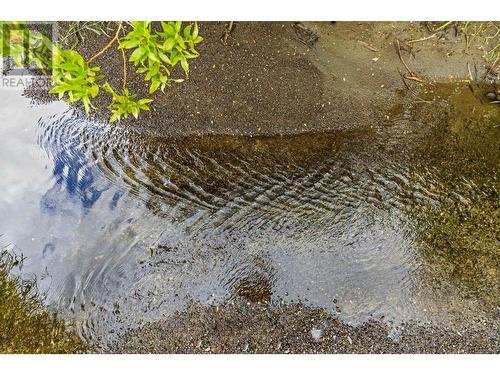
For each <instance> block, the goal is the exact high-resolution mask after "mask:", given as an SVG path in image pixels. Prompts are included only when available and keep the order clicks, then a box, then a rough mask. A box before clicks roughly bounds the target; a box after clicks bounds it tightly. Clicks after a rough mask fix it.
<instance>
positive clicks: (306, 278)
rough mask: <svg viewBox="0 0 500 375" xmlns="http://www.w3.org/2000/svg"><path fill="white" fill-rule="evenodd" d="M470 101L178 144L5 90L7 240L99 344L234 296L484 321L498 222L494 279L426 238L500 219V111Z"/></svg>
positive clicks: (353, 316) (359, 318) (356, 312)
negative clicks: (470, 218)
mask: <svg viewBox="0 0 500 375" xmlns="http://www.w3.org/2000/svg"><path fill="white" fill-rule="evenodd" d="M432 95H433V96H436V95H437V94H435V93H433V94H432ZM464 95H466V94H464V93H463V92H462V91H460V90H459V91H457V96H456V99H454V100H456V101H457V103H459V104H460V107H459V108H461V109H462V110H463V112H462V113H461V114H460V113H457V114H456V116H455V117H451V120H450V117H449V116H448V115H446V116H445V115H443V116H438V115H436V116H434V117H432V116H429V115H426V113H427V114H428V113H429V111H430V109H431V108H432V107H429V106H428V107H425V105H426V104H422V105H421V106H422V107H419V108H417V109H415V108H414V107H412V108H413V109H412V110H411V111H408V110H401V109H397V108H396V109H395V111H394V113H391V120H390V121H388V122H387V124H384V125H382V126H376V125H375V124H373V125H364V126H361V125H360V128H359V129H358V130H352V131H342V132H331V133H325V134H304V135H297V136H287V137H262V136H260V137H229V136H202V137H194V136H191V137H187V138H184V139H162V138H160V137H155V136H149V135H145V134H140V133H138V132H135V131H132V130H130V129H125V128H122V127H120V126H110V125H107V124H100V123H94V122H91V121H89V120H86V119H83V118H81V117H78V116H76V115H74V113H73V112H72V111H71V110H69V109H68V108H67V107H66V106H65V105H64V104H62V103H52V104H50V105H45V106H32V105H30V103H29V101H28V100H27V99H25V98H23V97H22V96H20V95H18V94H17V93H13V92H0V102H2V106H1V108H0V122H1V124H2V126H1V127H0V139H1V147H0V212H1V215H0V234H3V236H2V237H0V245H10V249H11V250H12V251H16V252H22V253H23V254H24V256H26V260H25V261H24V263H23V267H22V271H21V272H22V273H23V275H25V276H26V277H29V276H31V275H34V276H36V278H37V284H38V288H39V289H40V290H41V291H42V292H43V293H45V295H46V298H45V301H46V303H47V304H48V305H49V306H51V307H52V308H54V309H55V310H57V311H59V312H60V313H61V314H62V315H63V316H64V317H66V318H68V319H71V320H74V321H75V322H76V323H77V326H78V328H79V332H80V333H81V334H82V335H83V336H84V337H87V338H89V339H93V338H98V337H103V336H106V338H107V339H109V338H112V337H113V333H119V332H121V331H122V330H123V329H125V328H129V327H133V326H136V325H137V324H140V323H141V322H145V321H151V320H155V319H157V318H159V317H160V316H161V315H162V314H171V313H173V312H174V311H177V310H180V309H182V308H183V307H184V306H185V305H186V303H188V301H189V300H191V299H192V300H196V301H201V302H203V303H217V302H223V301H226V300H228V299H230V298H232V297H234V296H236V295H239V296H243V297H245V298H248V299H249V300H251V301H266V300H271V301H273V302H279V301H285V302H292V301H293V302H299V301H300V302H303V303H305V304H308V305H311V306H315V307H321V308H324V309H326V310H327V311H330V312H333V313H336V314H338V316H339V317H340V318H341V319H342V320H343V321H345V322H347V323H350V324H354V325H356V324H360V323H363V322H365V321H367V320H369V319H371V318H379V319H383V320H385V321H388V322H394V323H401V322H405V321H408V320H411V319H416V320H418V321H422V322H424V321H429V320H431V321H437V322H446V324H452V323H456V322H459V323H460V322H463V321H467V319H469V318H470V317H471V316H474V317H477V316H483V315H484V316H486V315H488V314H490V313H491V311H494V309H495V308H496V306H498V302H499V301H498V296H495V292H496V291H497V290H498V284H499V283H498V257H499V249H498V241H497V239H496V238H495V228H498V225H497V223H496V222H495V221H494V222H493V227H492V226H489V227H486V228H482V229H480V230H482V231H483V232H480V231H479V232H477V233H473V235H474V236H475V237H474V238H476V239H477V238H484V235H485V234H486V235H489V236H490V237H493V240H485V241H490V242H485V243H484V244H483V245H484V246H483V247H484V249H486V250H484V249H483V251H482V252H481V254H479V253H478V254H477V257H479V256H481V257H482V258H481V259H482V263H481V264H482V266H484V267H483V268H484V269H485V270H487V271H488V272H489V273H488V275H490V276H491V277H490V278H486V279H482V278H481V277H480V276H481V275H480V274H475V276H474V275H473V277H472V278H473V279H474V280H473V282H462V281H460V280H462V279H460V278H458V279H457V278H456V277H454V275H455V276H456V273H457V271H456V267H457V265H458V264H461V263H463V262H464V261H467V262H468V261H471V262H474V261H476V260H477V259H475V257H476V255H475V253H474V251H475V250H474V246H476V245H475V243H474V241H472V242H471V243H472V245H470V248H467V249H466V250H467V252H464V254H465V255H464V254H460V255H459V256H458V258H457V256H456V254H455V255H453V256H450V255H449V254H447V253H446V252H444V253H443V252H442V251H441V252H440V246H441V245H442V243H440V242H438V243H437V244H436V241H429V240H428V238H429V237H432V238H434V237H435V236H434V234H433V228H434V224H433V223H434V220H435V217H436V216H437V217H443V215H444V217H447V216H446V215H449V216H450V217H451V218H452V219H455V218H456V215H458V213H457V214H455V212H461V213H464V212H465V213H468V212H471V210H475V209H480V210H484V209H486V210H491V211H487V212H486V214H485V215H483V216H481V217H482V218H484V217H487V218H492V219H493V220H496V219H497V216H495V215H496V214H498V181H497V172H498V170H497V165H498V156H499V155H498V146H499V142H498V141H499V137H498V130H499V129H498V123H499V121H498V120H499V117H498V109H497V108H496V107H494V106H488V105H486V104H480V103H479V102H477V103H476V102H475V101H474V98H469V99H467V100H466V101H465V102H464V101H463V96H464ZM450 106H451V107H446V108H452V109H453V108H454V107H453V105H451V104H450ZM467 106H468V107H467ZM472 108H474V111H470V110H471V109H472ZM475 111H477V113H476V115H474V119H475V120H473V119H472V115H470V116H469V114H470V113H474V112H475ZM443 113H447V112H446V111H443ZM447 116H448V117H447ZM464 116H465V117H464ZM429 118H432V119H433V120H432V121H433V122H426V121H430V120H426V119H429ZM443 119H445V120H446V121H445V120H443ZM450 210H451V211H450ZM447 222H448V221H447ZM450 222H453V223H454V224H453V225H454V226H455V227H456V226H457V225H460V224H456V223H455V222H454V221H453V220H451V219H450ZM429 224H430V229H429ZM455 227H451V228H449V231H450V233H453V232H454V231H455V229H456V228H455ZM473 227H474V226H473ZM479 227H480V226H478V228H479ZM474 228H475V227H474ZM492 228H493V229H492ZM457 233H458V232H457ZM433 236H434V237H433ZM453 240H456V239H451V240H450V239H449V238H448V239H446V241H453ZM460 241H461V239H459V242H460ZM464 241H465V240H464ZM480 241H482V240H480ZM469 242H470V241H469ZM443 246H445V247H446V246H447V245H446V244H444V245H443ZM467 246H469V245H467ZM436 254H437V255H436ZM450 267H451V268H450ZM458 272H460V271H458ZM462 272H466V273H467V272H468V271H462ZM467 275H468V274H467ZM459 276H460V275H459ZM468 276H470V275H468ZM470 278H471V277H469V279H470ZM469 279H468V280H469ZM457 280H458V281H457Z"/></svg>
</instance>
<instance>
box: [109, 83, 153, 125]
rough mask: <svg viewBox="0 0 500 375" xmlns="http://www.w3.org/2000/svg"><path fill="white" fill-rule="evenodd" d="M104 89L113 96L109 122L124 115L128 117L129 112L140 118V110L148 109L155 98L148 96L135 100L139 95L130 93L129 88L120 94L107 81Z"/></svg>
mask: <svg viewBox="0 0 500 375" xmlns="http://www.w3.org/2000/svg"><path fill="white" fill-rule="evenodd" d="M103 89H104V90H106V91H107V92H108V93H110V94H111V97H112V100H111V104H110V105H109V108H110V109H111V111H112V113H113V114H112V115H111V118H110V119H109V122H115V121H120V119H121V117H122V116H123V117H125V118H128V116H129V114H132V115H133V116H134V117H135V118H138V117H139V112H140V111H141V110H144V111H148V110H149V106H148V104H149V103H151V102H152V101H153V99H147V98H146V99H139V100H135V98H136V96H137V95H133V94H130V93H129V91H128V89H127V88H124V89H123V93H122V94H118V93H117V92H116V91H115V90H113V88H112V87H111V86H110V85H109V83H107V82H106V83H105V84H104V85H103Z"/></svg>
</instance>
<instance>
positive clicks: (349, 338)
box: [347, 336, 352, 345]
mask: <svg viewBox="0 0 500 375" xmlns="http://www.w3.org/2000/svg"><path fill="white" fill-rule="evenodd" d="M347 341H349V344H351V345H352V339H351V336H347Z"/></svg>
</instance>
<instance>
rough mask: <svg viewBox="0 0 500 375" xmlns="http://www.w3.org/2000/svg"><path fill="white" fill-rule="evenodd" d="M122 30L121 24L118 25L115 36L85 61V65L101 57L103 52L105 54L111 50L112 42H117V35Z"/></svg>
mask: <svg viewBox="0 0 500 375" xmlns="http://www.w3.org/2000/svg"><path fill="white" fill-rule="evenodd" d="M121 29H122V23H121V22H120V23H118V28H117V29H116V34H115V36H114V37H113V39H111V40H110V41H109V43H108V44H107V45H106V46H105V47H104V48H103V49H102V50H100V51H99V52H97V53H96V54H95V55H94V56H92V57H91V58H90V59H88V60H87V64H89V65H90V63H91V62H92V61H94V60H95V59H96V58H98V57H99V56H101V55H102V54H103V53H104V52H106V51H107V50H108V49H110V48H111V46H112V45H113V43H114V42H116V41H117V40H118V34H119V33H120V30H121Z"/></svg>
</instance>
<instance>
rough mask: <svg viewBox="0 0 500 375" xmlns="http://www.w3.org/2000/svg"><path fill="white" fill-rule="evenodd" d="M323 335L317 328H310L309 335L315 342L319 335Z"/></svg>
mask: <svg viewBox="0 0 500 375" xmlns="http://www.w3.org/2000/svg"><path fill="white" fill-rule="evenodd" d="M322 335H323V331H322V330H321V329H318V328H313V329H311V336H312V338H313V340H314V341H315V342H319V340H320V339H321V336H322Z"/></svg>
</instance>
